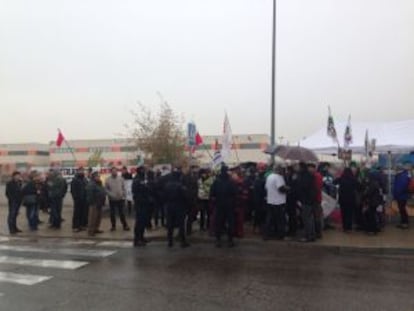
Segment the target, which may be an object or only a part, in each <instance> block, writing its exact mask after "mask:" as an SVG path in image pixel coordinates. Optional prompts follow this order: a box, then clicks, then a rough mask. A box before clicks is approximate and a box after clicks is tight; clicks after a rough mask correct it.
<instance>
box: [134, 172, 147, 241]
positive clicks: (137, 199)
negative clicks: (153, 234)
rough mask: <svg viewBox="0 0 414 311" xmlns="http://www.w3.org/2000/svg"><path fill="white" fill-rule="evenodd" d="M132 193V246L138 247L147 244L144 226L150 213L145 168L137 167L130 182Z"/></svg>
mask: <svg viewBox="0 0 414 311" xmlns="http://www.w3.org/2000/svg"><path fill="white" fill-rule="evenodd" d="M132 194H133V197H134V203H135V237H134V246H135V247H140V246H145V245H146V244H147V242H148V241H147V240H146V239H145V238H144V233H145V228H146V227H147V224H148V222H149V219H150V215H151V211H150V209H151V197H152V194H151V189H150V187H149V185H148V183H147V180H146V176H145V168H144V167H139V168H138V169H137V175H136V176H135V179H134V181H133V183H132Z"/></svg>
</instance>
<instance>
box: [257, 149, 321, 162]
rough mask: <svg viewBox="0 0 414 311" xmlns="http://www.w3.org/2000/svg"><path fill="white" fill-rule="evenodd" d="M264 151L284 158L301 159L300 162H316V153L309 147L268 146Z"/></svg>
mask: <svg viewBox="0 0 414 311" xmlns="http://www.w3.org/2000/svg"><path fill="white" fill-rule="evenodd" d="M264 153H267V154H271V155H275V156H278V157H280V158H282V159H284V160H291V161H302V162H318V161H319V160H318V157H317V156H316V154H315V153H314V152H313V151H312V150H309V149H306V148H303V147H290V146H270V147H268V148H267V149H266V150H265V151H264Z"/></svg>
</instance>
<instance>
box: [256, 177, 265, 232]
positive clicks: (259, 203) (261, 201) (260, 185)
mask: <svg viewBox="0 0 414 311" xmlns="http://www.w3.org/2000/svg"><path fill="white" fill-rule="evenodd" d="M265 184H266V178H265V172H264V171H261V172H259V173H258V174H257V176H256V179H255V181H254V183H253V200H254V222H253V230H254V231H256V230H257V229H259V231H260V233H263V232H262V230H263V225H264V223H265V220H266V200H265V198H266V190H265Z"/></svg>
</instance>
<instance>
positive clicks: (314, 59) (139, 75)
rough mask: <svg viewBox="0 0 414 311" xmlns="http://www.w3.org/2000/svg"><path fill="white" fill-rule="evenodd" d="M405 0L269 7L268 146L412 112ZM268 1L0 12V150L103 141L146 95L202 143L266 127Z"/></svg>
mask: <svg viewBox="0 0 414 311" xmlns="http://www.w3.org/2000/svg"><path fill="white" fill-rule="evenodd" d="M413 16H414V1H413V0H278V13H277V17H278V19H277V25H278V36H277V79H278V81H277V136H284V137H288V138H289V140H295V139H297V138H300V137H303V136H307V135H309V134H311V133H312V132H314V131H315V130H317V129H318V128H320V127H322V126H325V125H326V118H327V106H328V104H329V105H331V107H332V109H333V112H334V114H335V116H336V118H337V119H338V120H340V119H346V118H347V115H348V114H349V113H351V114H352V117H353V120H354V122H357V121H371V120H390V121H391V120H402V119H411V118H413V117H414V116H413V112H414V108H413V107H414V18H413ZM271 18H272V0H145V1H144V0H131V1H129V0H117V1H115V0H36V1H32V0H0V108H1V110H0V143H5V142H26V141H37V142H47V141H49V140H53V139H55V137H56V128H58V127H60V128H62V129H63V131H64V133H65V135H66V136H67V138H71V139H77V138H107V137H113V136H115V135H116V134H117V133H120V132H122V131H124V128H123V124H124V123H126V122H129V121H130V119H131V118H130V115H129V113H128V111H129V109H131V108H133V107H134V105H135V103H136V102H137V101H140V102H142V103H144V104H147V105H154V106H155V105H157V104H158V103H159V101H160V99H159V97H158V95H157V92H161V93H162V95H163V96H164V97H165V98H166V99H167V100H168V101H169V102H170V104H171V106H172V107H173V108H174V109H175V110H176V111H177V112H179V113H183V114H184V115H185V117H186V118H187V119H193V120H195V121H196V123H197V125H198V128H199V130H200V131H201V133H202V134H217V133H219V132H220V131H221V129H222V123H223V118H224V111H225V110H226V111H227V112H228V115H229V118H230V122H231V125H232V128H233V132H235V133H268V132H269V128H270V113H269V112H270V85H271V84H270V77H271V76H270V74H271V71H270V69H271V22H272V20H271Z"/></svg>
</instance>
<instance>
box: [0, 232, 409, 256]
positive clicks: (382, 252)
mask: <svg viewBox="0 0 414 311" xmlns="http://www.w3.org/2000/svg"><path fill="white" fill-rule="evenodd" d="M1 237H10V236H9V235H1V234H0V238H1ZM12 238H13V237H12ZM18 238H24V239H29V240H30V239H35V240H39V239H44V240H51V239H55V240H56V239H58V240H80V241H81V240H96V241H97V243H100V242H102V241H114V242H131V248H132V242H133V238H130V237H128V238H108V237H99V236H95V237H85V236H79V237H74V236H32V235H24V234H23V235H19V236H16V241H18ZM148 239H149V240H151V241H153V242H165V243H167V239H166V236H154V237H148ZM189 241H190V243H192V244H211V245H213V244H214V238H213V237H197V236H192V237H190V238H189ZM238 241H239V244H242V245H260V244H261V245H263V246H265V245H266V244H267V245H268V246H272V247H275V246H285V247H286V246H287V247H289V248H293V249H318V250H325V251H330V252H332V253H334V254H337V255H351V254H352V255H379V256H387V255H388V256H401V255H406V256H414V247H412V248H408V247H406V248H404V247H359V246H341V245H324V244H318V243H300V242H295V241H276V240H270V241H263V240H261V239H253V238H244V239H239V240H238Z"/></svg>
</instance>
